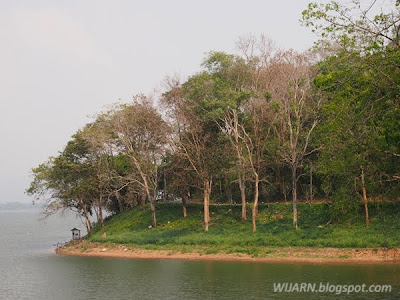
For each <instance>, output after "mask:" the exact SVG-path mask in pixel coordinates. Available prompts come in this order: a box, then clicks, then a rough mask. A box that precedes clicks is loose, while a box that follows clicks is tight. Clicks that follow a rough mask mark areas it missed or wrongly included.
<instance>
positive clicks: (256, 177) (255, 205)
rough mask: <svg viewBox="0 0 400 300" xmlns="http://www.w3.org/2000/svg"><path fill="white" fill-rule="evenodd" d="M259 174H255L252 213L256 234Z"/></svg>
mask: <svg viewBox="0 0 400 300" xmlns="http://www.w3.org/2000/svg"><path fill="white" fill-rule="evenodd" d="M258 183H259V179H258V173H256V174H255V178H254V204H253V213H252V221H253V232H256V230H257V225H256V216H257V215H258Z"/></svg>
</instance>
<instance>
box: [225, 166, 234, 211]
mask: <svg viewBox="0 0 400 300" xmlns="http://www.w3.org/2000/svg"><path fill="white" fill-rule="evenodd" d="M224 181H225V195H226V197H227V198H228V200H229V203H230V204H233V199H232V190H231V183H230V182H229V178H228V175H227V174H226V173H224Z"/></svg>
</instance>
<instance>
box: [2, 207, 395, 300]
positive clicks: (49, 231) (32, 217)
mask: <svg viewBox="0 0 400 300" xmlns="http://www.w3.org/2000/svg"><path fill="white" fill-rule="evenodd" d="M39 219H40V215H39V213H38V211H37V210H29V211H0V299H7V300H9V299H10V300H11V299H13V300H14V299H35V300H36V299H38V300H39V299H54V300H64V299H65V300H66V299H82V300H83V299H202V300H204V299H370V300H371V299H400V264H394V263H388V264H354V263H353V264H350V263H347V264H346V263H342V264H301V263H249V262H215V261H204V262H203V261H178V260H136V259H129V260H128V259H117V258H94V257H64V256H58V255H56V254H55V252H54V249H55V246H54V244H56V243H57V242H63V241H67V240H69V239H70V238H71V233H70V229H72V228H73V227H81V228H83V225H82V224H81V221H80V220H79V219H77V218H75V217H74V216H72V215H67V216H65V217H61V216H54V217H52V218H50V219H48V220H47V221H45V222H43V221H40V220H39ZM285 284H286V285H285ZM302 284H307V287H308V288H309V290H304V289H301V287H304V285H303V286H302ZM278 285H280V286H281V287H283V291H281V292H278V291H277V290H275V291H274V287H275V288H277V286H278ZM350 285H352V286H361V285H365V286H366V288H367V289H368V288H369V287H370V286H372V285H373V286H379V285H390V286H391V291H390V292H380V293H377V292H370V291H366V292H364V293H362V292H358V293H355V292H351V293H349V294H347V293H343V292H341V293H340V295H339V294H338V292H339V289H342V291H343V288H344V286H347V287H348V286H350ZM313 286H315V287H316V290H314V291H313V290H311V288H312V287H313ZM320 287H323V288H325V289H329V287H331V292H329V291H322V289H320ZM332 287H333V288H332ZM338 287H339V288H338ZM285 290H286V292H285ZM289 290H290V291H289Z"/></svg>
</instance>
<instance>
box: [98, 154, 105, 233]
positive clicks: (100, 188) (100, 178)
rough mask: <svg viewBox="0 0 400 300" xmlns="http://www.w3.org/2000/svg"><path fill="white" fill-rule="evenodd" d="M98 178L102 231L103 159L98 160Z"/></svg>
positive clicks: (102, 225) (102, 226) (102, 227)
mask: <svg viewBox="0 0 400 300" xmlns="http://www.w3.org/2000/svg"><path fill="white" fill-rule="evenodd" d="M97 178H98V180H99V184H98V189H99V199H98V207H99V215H98V217H99V219H100V225H101V229H104V219H103V210H102V205H103V191H102V190H103V182H102V177H101V158H100V159H99V160H98V163H97ZM98 221H99V220H98Z"/></svg>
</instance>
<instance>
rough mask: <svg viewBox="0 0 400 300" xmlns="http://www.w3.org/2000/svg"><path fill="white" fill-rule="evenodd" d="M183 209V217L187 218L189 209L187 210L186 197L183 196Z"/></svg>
mask: <svg viewBox="0 0 400 300" xmlns="http://www.w3.org/2000/svg"><path fill="white" fill-rule="evenodd" d="M182 209H183V217H184V218H186V217H187V208H186V195H185V194H182Z"/></svg>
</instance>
